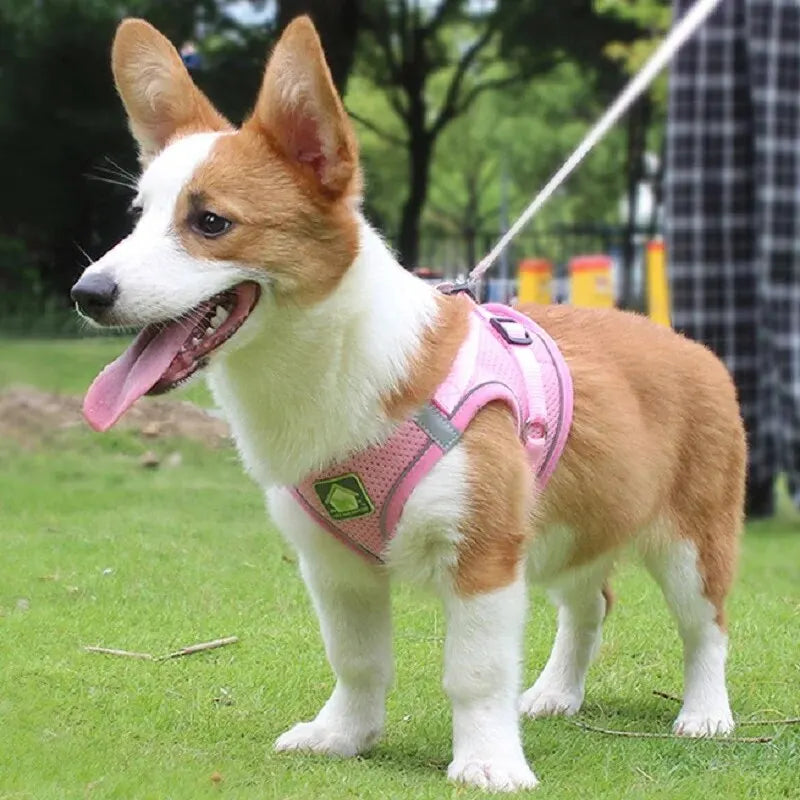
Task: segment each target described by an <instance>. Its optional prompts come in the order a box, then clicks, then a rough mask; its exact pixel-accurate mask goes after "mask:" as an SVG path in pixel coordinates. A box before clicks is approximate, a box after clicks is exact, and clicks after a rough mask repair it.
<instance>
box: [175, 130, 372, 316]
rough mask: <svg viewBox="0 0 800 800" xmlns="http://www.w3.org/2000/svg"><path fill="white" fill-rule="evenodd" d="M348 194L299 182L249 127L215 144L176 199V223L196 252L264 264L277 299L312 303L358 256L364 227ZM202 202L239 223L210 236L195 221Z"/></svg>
mask: <svg viewBox="0 0 800 800" xmlns="http://www.w3.org/2000/svg"><path fill="white" fill-rule="evenodd" d="M347 202H348V201H347V199H346V198H338V199H331V198H330V197H329V196H323V195H320V194H319V193H317V194H315V193H314V192H313V191H312V190H311V189H310V188H308V187H307V186H304V185H298V182H297V180H296V179H295V177H294V172H293V170H292V168H291V166H290V165H289V164H288V163H287V162H286V160H285V158H284V157H283V156H282V155H279V154H278V153H277V152H276V151H275V149H274V147H273V145H272V144H271V143H270V141H269V140H268V139H267V138H266V137H265V136H263V135H262V134H261V133H260V132H259V131H258V130H254V129H253V128H249V127H245V128H244V129H242V130H241V131H239V132H237V133H235V134H234V135H232V136H223V137H222V138H221V139H219V141H217V142H216V143H215V144H214V148H213V150H212V155H211V158H210V159H209V160H208V161H207V162H206V163H205V164H204V165H203V166H201V167H200V169H199V170H198V171H197V172H196V173H195V175H194V176H193V177H192V179H191V180H190V181H189V183H188V184H187V186H186V187H185V188H184V190H183V192H182V193H181V196H180V198H179V200H178V202H177V203H176V206H175V218H174V225H175V230H176V231H178V234H179V235H180V237H181V242H182V244H183V246H184V247H185V248H186V250H187V251H188V252H189V253H191V254H192V255H194V256H196V257H198V258H215V259H231V260H236V261H238V262H241V263H244V264H248V265H251V266H257V267H262V268H263V269H266V270H269V272H270V275H271V276H272V277H273V279H274V285H273V291H274V295H275V298H276V300H277V302H278V303H281V304H286V303H292V304H295V305H309V304H312V303H315V302H318V301H319V300H321V299H323V298H324V297H326V296H327V295H328V294H330V292H332V291H333V289H335V288H336V286H337V285H338V283H339V281H340V280H341V279H342V277H343V275H344V274H345V272H346V271H347V269H348V267H349V266H350V264H351V263H352V262H353V260H354V258H355V257H356V254H357V251H358V229H357V225H356V221H355V219H354V217H353V213H352V211H351V210H350V209H349V208H348V207H347ZM203 210H210V211H213V212H214V213H216V214H220V215H222V216H223V217H226V218H227V219H230V220H231V221H232V222H233V223H234V224H233V227H232V228H231V229H230V231H229V232H228V233H226V234H225V235H224V236H221V237H219V238H217V239H207V238H205V237H203V236H202V235H200V234H198V233H196V232H195V231H194V230H192V225H191V223H192V220H193V219H194V218H195V217H196V216H197V214H198V213H199V212H200V211H203Z"/></svg>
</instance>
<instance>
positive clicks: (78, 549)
mask: <svg viewBox="0 0 800 800" xmlns="http://www.w3.org/2000/svg"><path fill="white" fill-rule="evenodd" d="M118 345H119V343H118V342H117V343H114V342H109V341H106V340H93V341H90V342H72V343H61V342H59V343H55V344H52V343H44V342H35V343H26V342H15V343H13V344H12V345H9V344H8V343H7V342H0V353H2V357H0V362H1V363H2V369H3V373H2V376H1V377H2V379H1V380H0V387H2V384H4V383H5V384H8V383H22V382H29V383H33V384H35V385H38V386H40V387H42V388H46V389H59V390H63V391H76V392H77V391H79V390H81V389H82V388H83V387H84V386H85V384H86V381H87V379H88V378H91V376H92V375H93V372H94V370H95V368H96V367H97V365H98V364H99V363H102V362H103V361H104V360H106V359H107V357H110V356H113V355H114V354H115V353H116V352H117V350H118V349H119V348H118ZM154 447H155V449H157V450H159V451H160V452H161V453H163V454H166V453H169V452H173V451H175V450H179V451H180V452H181V453H182V455H183V463H182V464H181V465H180V466H178V467H174V468H168V467H162V468H160V469H158V470H152V471H151V470H145V469H143V468H141V467H140V466H139V465H138V457H139V455H140V454H141V453H142V452H144V451H145V450H146V449H153V448H154ZM0 558H1V559H2V561H0V565H1V566H0V569H1V570H2V571H1V572H0V576H2V577H0V722H1V723H2V724H0V798H2V799H3V800H10V799H11V798H14V799H15V800H17V799H19V800H21V799H22V798H26V800H27V799H28V798H30V800H50V799H51V798H92V799H93V800H96V799H97V798H124V799H125V800H130V799H131V798H173V799H174V800H179V799H183V798H186V799H187V800H188V799H189V798H191V799H192V800H194V798H205V797H226V798H254V800H255V799H256V798H258V800H261V799H262V798H309V800H310V799H311V798H330V799H331V800H339V798H365V799H366V800H370V799H372V798H442V797H458V798H465V799H466V800H469V799H470V798H475V797H480V796H481V795H480V793H478V792H474V791H470V790H464V789H458V788H454V787H451V786H450V785H449V784H447V782H446V781H445V778H444V770H445V768H446V765H447V763H448V760H449V754H450V712H449V708H448V704H447V702H446V700H445V697H444V695H443V693H442V690H441V688H440V680H441V660H442V642H441V635H442V630H443V619H442V614H441V611H440V608H439V605H438V604H437V603H436V602H435V601H434V600H433V599H431V598H428V597H425V596H421V595H420V594H419V592H417V591H415V590H414V589H413V588H410V587H400V588H399V589H398V591H397V592H396V597H395V621H396V656H397V667H398V669H397V680H396V685H395V687H394V689H393V691H392V693H391V696H390V699H389V711H388V724H387V730H386V734H385V736H384V738H383V740H382V741H381V742H380V744H379V745H378V746H377V747H376V748H375V749H374V750H373V751H372V752H371V753H370V754H368V755H367V756H365V757H364V758H360V759H357V760H352V761H329V760H326V759H324V758H320V757H308V756H302V755H282V756H277V755H274V754H273V753H272V751H271V744H272V741H273V740H274V738H275V737H276V736H277V735H278V734H279V733H280V732H282V731H283V730H284V729H285V728H287V727H288V726H289V725H291V724H292V723H293V722H295V721H297V720H298V719H303V718H308V717H310V716H312V715H313V714H314V713H315V712H316V711H317V709H318V708H319V706H320V705H321V704H322V702H324V700H325V698H326V696H327V693H328V691H329V690H330V687H331V675H330V672H329V669H328V667H327V665H326V661H325V657H324V653H323V650H322V645H321V642H320V639H319V635H318V633H317V628H316V623H315V621H314V617H313V613H312V611H311V608H310V604H309V602H308V600H307V599H306V596H305V592H304V590H303V587H302V584H301V581H300V579H299V577H298V575H297V569H296V565H295V564H294V563H293V559H292V557H291V554H290V553H289V552H288V550H287V549H286V548H285V547H284V546H283V545H282V544H281V541H280V539H279V537H278V535H277V534H276V533H275V532H274V531H273V530H272V529H271V527H270V524H269V522H268V521H267V520H266V519H265V517H264V513H263V506H262V501H261V498H260V496H259V493H258V491H257V490H256V489H255V488H254V487H253V486H252V485H251V484H250V483H249V482H248V481H247V480H246V479H245V478H243V475H242V472H241V470H240V468H239V466H238V464H237V463H236V459H235V457H234V455H233V453H232V452H231V451H222V452H220V451H216V452H212V451H209V450H205V449H204V448H202V447H201V446H199V445H190V444H187V443H186V442H177V441H163V440H157V441H156V442H155V444H154V443H153V442H152V440H148V441H146V442H145V441H142V440H140V439H139V438H137V436H136V435H135V434H133V433H130V432H123V433H111V434H106V435H104V436H99V435H95V434H90V433H89V432H86V431H76V430H68V431H63V432H61V433H59V434H58V435H57V436H56V437H55V439H54V440H53V441H52V442H51V444H50V445H49V446H48V449H47V450H42V449H40V450H29V451H25V452H23V451H20V450H15V449H12V448H11V446H9V445H8V444H6V445H3V444H2V443H0ZM614 586H615V589H616V591H617V594H618V604H617V606H616V607H615V609H614V612H613V613H612V615H611V616H610V618H609V620H608V622H607V625H606V633H605V644H604V646H603V649H602V651H601V655H600V658H599V659H598V661H597V662H596V663H595V665H594V666H593V667H592V669H591V672H590V676H589V681H588V691H587V699H586V705H585V708H584V711H583V712H582V719H584V720H586V721H588V722H591V723H593V724H597V725H602V726H605V727H610V728H628V729H632V730H646V731H655V732H661V731H666V730H668V729H669V726H670V724H671V721H672V719H673V717H674V715H675V713H676V708H675V707H674V706H673V705H672V704H671V703H669V702H668V701H665V700H662V699H659V698H657V697H654V696H653V695H652V693H651V691H652V690H653V689H661V690H664V691H668V692H673V693H677V692H680V686H681V681H680V648H679V644H678V639H677V636H676V634H675V631H674V627H673V626H672V624H671V623H670V621H669V619H668V617H667V614H666V611H665V609H664V605H663V603H662V601H661V599H660V597H659V595H658V592H657V590H656V589H655V587H654V586H653V584H652V583H651V582H650V581H649V580H648V579H647V578H646V577H645V576H644V574H643V573H642V572H641V571H640V570H638V569H635V568H633V567H623V569H622V570H621V571H620V573H619V575H618V576H617V578H616V579H615V581H614ZM730 615H731V638H732V652H731V658H730V665H729V674H730V680H729V684H730V690H731V696H732V702H733V706H734V711H735V713H736V714H737V715H738V716H739V718H740V719H746V718H748V717H776V716H788V715H792V716H796V715H798V713H800V699H799V697H798V692H797V687H798V683H799V682H800V663H798V661H799V659H800V657H799V656H798V644H800V638H799V635H798V631H800V526H798V524H797V522H796V521H795V519H794V518H789V517H783V518H781V519H778V520H776V521H773V522H769V523H761V524H758V525H753V526H751V528H750V529H749V531H748V535H747V537H746V539H745V542H744V553H743V559H742V568H741V575H740V579H739V581H738V583H737V587H736V591H735V593H734V596H733V598H732V602H731V606H730ZM528 628H529V631H528V637H527V647H526V669H525V673H526V679H527V680H528V681H531V680H532V679H533V678H534V677H535V674H536V671H537V668H538V667H540V666H541V664H542V663H543V662H544V659H545V658H546V656H547V653H548V649H549V645H550V642H551V638H552V635H553V629H554V614H553V611H552V609H551V608H550V607H549V606H548V605H547V604H546V602H545V601H544V598H543V596H542V593H541V592H540V591H534V592H533V593H532V598H531V615H530V623H529V626H528ZM229 634H236V635H238V636H239V637H240V639H241V641H240V643H239V644H238V645H233V646H230V647H227V648H223V649H220V650H217V651H214V652H211V653H206V654H200V655H196V656H191V657H188V658H184V659H177V660H175V661H168V662H163V663H150V662H144V661H133V660H128V659H121V658H112V657H106V656H100V655H92V654H88V653H85V652H84V651H83V650H82V649H81V645H84V644H102V645H106V646H111V647H121V648H125V649H129V650H142V651H148V652H154V653H164V652H167V651H169V650H171V649H174V648H176V647H179V646H181V645H184V644H189V643H192V642H196V641H203V640H208V639H211V638H214V637H217V636H223V635H229ZM221 699H222V700H223V701H224V702H220V700H221ZM523 730H524V744H525V751H526V753H527V754H528V756H529V758H530V760H531V762H532V764H533V766H534V769H535V770H536V772H537V775H538V777H539V778H540V780H541V781H542V783H541V787H540V788H539V789H538V790H537V792H536V793H535V795H534V796H536V797H538V798H541V799H542V800H550V799H551V798H552V799H553V800H554V799H555V798H609V800H610V799H611V798H614V800H617V799H618V798H644V797H658V798H686V800H688V799H689V798H692V799H694V798H697V797H721V798H765V799H766V798H770V799H771V798H796V797H798V796H799V795H800V778H798V775H800V728H798V727H795V728H789V727H785V728H783V729H781V730H779V731H778V733H777V737H776V739H775V740H774V741H773V742H772V743H770V744H724V743H719V742H703V741H676V740H647V739H623V738H615V737H607V736H602V735H598V734H593V733H588V732H584V731H581V730H579V729H577V728H576V727H574V726H573V725H571V724H570V723H569V722H568V721H565V720H542V721H537V722H530V721H528V722H525V723H524V724H523ZM774 730H775V729H773V728H771V727H769V726H767V727H766V728H756V729H751V728H741V729H740V730H739V733H740V734H742V735H753V734H756V733H757V734H762V733H772V732H773V731H774ZM216 772H218V773H219V774H220V775H221V776H222V782H221V783H218V784H215V783H214V782H213V781H212V780H211V776H212V774H214V773H216Z"/></svg>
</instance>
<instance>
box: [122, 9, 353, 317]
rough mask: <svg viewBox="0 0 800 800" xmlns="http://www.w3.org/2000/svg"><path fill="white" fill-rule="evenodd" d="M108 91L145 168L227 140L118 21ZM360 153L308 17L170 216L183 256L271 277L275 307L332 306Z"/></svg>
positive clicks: (206, 109) (188, 85)
mask: <svg viewBox="0 0 800 800" xmlns="http://www.w3.org/2000/svg"><path fill="white" fill-rule="evenodd" d="M112 64H113V69H114V76H115V79H116V82H117V87H118V89H119V93H120V95H121V96H122V99H123V101H124V103H125V106H126V109H127V111H128V115H129V120H130V126H131V130H132V131H133V133H134V136H135V137H136V138H137V140H138V142H139V145H140V148H141V158H142V161H143V163H147V162H148V161H150V160H152V158H153V157H155V155H157V154H158V152H159V151H160V150H162V149H163V148H164V147H165V146H166V145H167V144H169V143H170V142H171V141H174V140H175V139H176V138H178V137H180V136H185V135H188V134H191V133H199V132H207V131H228V130H230V131H232V130H233V129H232V128H231V127H230V125H229V124H228V122H227V121H226V120H225V119H224V117H222V115H221V114H219V113H218V112H217V111H216V110H215V109H214V107H213V106H212V105H211V103H210V102H209V101H208V99H207V98H206V97H205V96H204V95H203V94H202V92H200V90H199V89H197V87H196V86H195V85H194V83H193V82H192V79H191V77H190V76H189V73H188V72H187V71H186V68H185V67H184V66H183V63H182V62H181V59H180V56H179V55H178V53H177V51H176V50H175V48H174V47H173V46H172V45H171V44H170V43H169V41H168V40H167V39H166V38H165V37H164V36H162V35H161V34H160V33H159V32H158V31H156V30H155V28H153V27H152V26H151V25H149V24H148V23H146V22H144V21H143V20H135V19H131V20H125V21H124V22H123V23H122V24H121V25H120V26H119V29H118V31H117V35H116V38H115V40H114V47H113V53H112ZM360 185H361V184H360V175H359V171H358V148H357V146H356V141H355V136H354V133H353V130H352V126H351V124H350V121H349V119H348V118H347V115H346V114H345V112H344V108H343V107H342V103H341V101H340V99H339V96H338V94H337V92H336V90H335V88H334V86H333V82H332V80H331V76H330V71H329V70H328V66H327V64H326V62H325V58H324V55H323V52H322V47H321V45H320V42H319V38H318V36H317V34H316V31H315V30H314V26H313V25H312V23H311V21H310V19H309V18H308V17H298V18H297V19H296V20H294V21H293V22H292V23H291V24H290V25H289V26H288V27H287V28H286V30H285V31H284V33H283V35H282V37H281V39H280V41H279V42H278V44H277V45H276V47H275V50H274V52H273V54H272V56H271V58H270V59H269V62H268V64H267V67H266V71H265V73H264V80H263V83H262V87H261V91H260V93H259V97H258V99H257V101H256V105H255V109H254V111H253V114H252V116H251V117H250V119H249V120H248V121H247V122H246V123H245V124H244V126H243V127H242V129H241V130H239V131H236V132H234V133H232V135H230V136H225V137H222V138H221V139H220V140H219V141H217V142H216V143H215V145H214V148H213V152H212V154H211V157H210V158H209V159H208V161H207V162H206V163H205V164H204V165H203V166H202V167H201V168H200V169H199V170H198V171H197V173H196V174H195V175H194V176H193V177H192V179H191V181H190V182H189V184H188V185H187V186H186V187H185V188H184V190H183V191H182V193H181V196H180V197H179V199H178V202H177V203H176V206H175V214H174V218H173V223H174V227H175V230H176V231H177V232H178V234H179V236H180V238H181V241H182V244H183V246H184V248H185V249H186V250H187V252H189V253H191V254H192V255H194V256H196V257H198V258H208V259H222V260H235V261H237V262H240V263H243V264H247V265H249V266H255V267H261V268H263V269H265V270H269V272H270V275H271V276H272V278H273V280H274V284H273V293H274V296H275V298H276V300H277V302H278V303H279V304H287V303H291V304H295V305H300V306H303V305H309V304H312V303H316V302H318V301H319V300H321V299H323V298H324V297H326V296H327V295H328V294H330V293H331V292H332V291H333V290H334V289H335V288H336V286H337V285H338V283H339V281H340V280H341V278H342V276H343V275H344V274H345V272H346V271H347V269H348V267H349V266H350V264H352V262H353V260H354V259H355V257H356V254H357V251H358V228H357V222H356V219H355V218H354V215H353V213H352V203H353V202H354V196H355V195H357V194H358V192H359V191H360ZM204 211H211V212H213V213H216V214H218V215H221V216H223V217H225V218H227V219H229V220H230V221H231V222H233V226H232V228H231V229H230V231H229V232H228V233H226V234H225V235H224V236H222V237H219V238H217V239H209V238H206V237H204V236H202V234H200V233H198V232H197V231H195V230H194V228H193V223H194V222H195V221H196V219H197V218H198V217H199V215H200V214H201V213H202V212H204Z"/></svg>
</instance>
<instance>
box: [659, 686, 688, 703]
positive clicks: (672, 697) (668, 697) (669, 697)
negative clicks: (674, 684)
mask: <svg viewBox="0 0 800 800" xmlns="http://www.w3.org/2000/svg"><path fill="white" fill-rule="evenodd" d="M653 694H654V695H655V696H656V697H663V698H664V699H665V700H672V702H673V703H682V702H683V700H681V698H680V697H677V696H676V695H674V694H669V693H668V692H660V691H659V690H658V689H653Z"/></svg>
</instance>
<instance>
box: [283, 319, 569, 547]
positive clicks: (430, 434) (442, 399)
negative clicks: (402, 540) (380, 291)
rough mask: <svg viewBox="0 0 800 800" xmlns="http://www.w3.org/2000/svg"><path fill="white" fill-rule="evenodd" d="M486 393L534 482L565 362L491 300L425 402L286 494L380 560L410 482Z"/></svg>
mask: <svg viewBox="0 0 800 800" xmlns="http://www.w3.org/2000/svg"><path fill="white" fill-rule="evenodd" d="M495 401H502V402H505V403H506V404H507V405H508V406H509V408H510V409H511V411H512V412H513V414H514V417H515V420H516V424H517V432H518V435H519V437H520V440H521V441H522V442H523V443H524V444H525V447H526V451H527V454H528V460H529V463H530V465H531V470H532V480H535V481H536V483H537V485H538V486H539V487H542V486H544V485H545V483H546V482H547V480H548V478H549V477H550V475H551V474H552V472H553V470H554V469H555V466H556V463H557V461H558V457H559V456H560V454H561V451H562V450H563V448H564V444H565V442H566V438H567V434H568V432H569V425H570V421H571V418H572V382H571V378H570V374H569V370H568V368H567V366H566V363H565V362H564V359H563V357H562V356H561V353H560V352H559V351H558V348H557V347H556V345H555V343H554V342H553V340H552V339H551V338H550V336H549V335H548V334H547V333H545V331H544V330H542V329H541V328H540V327H539V326H538V325H537V324H536V323H534V322H533V321H532V320H530V319H528V318H527V317H525V316H524V315H522V314H520V313H519V312H517V311H516V310H514V309H511V308H508V307H506V306H502V305H494V304H492V305H487V306H477V305H476V306H475V307H474V309H473V312H472V315H471V317H470V326H469V332H468V335H467V338H466V339H465V341H464V343H463V344H462V346H461V348H460V349H459V351H458V354H457V355H456V358H455V361H454V362H453V366H452V368H451V370H450V373H449V374H448V376H447V378H445V380H444V381H443V382H442V383H441V385H440V386H439V387H438V388H437V390H436V392H435V393H434V396H433V397H432V399H431V401H430V402H429V403H427V404H426V405H425V406H424V407H423V408H422V409H421V410H420V411H419V412H418V413H417V414H416V415H415V416H414V417H413V418H411V419H409V420H406V421H405V422H404V423H402V424H401V425H399V426H398V428H397V429H396V430H395V432H394V433H393V434H392V435H391V436H390V437H389V438H388V439H387V440H386V441H385V442H384V443H383V444H380V445H376V446H373V447H369V448H366V449H365V450H362V451H360V452H358V453H356V454H354V455H352V456H350V457H349V458H347V459H345V460H343V461H340V462H338V463H336V464H332V465H331V466H330V467H328V468H327V469H325V470H323V471H321V472H318V473H314V474H312V475H309V476H308V477H307V478H306V479H305V480H303V481H302V482H301V483H300V484H298V485H297V486H295V487H293V488H292V489H291V491H292V494H293V495H294V497H295V499H296V500H297V502H298V503H300V505H301V506H302V507H303V509H304V510H305V511H306V512H307V513H308V514H309V515H310V516H311V517H312V518H313V519H314V520H315V521H316V522H318V523H319V524H320V525H322V526H323V527H324V528H326V529H327V530H328V531H330V532H331V533H332V534H333V535H334V536H336V537H337V538H339V539H340V540H341V541H342V542H344V543H345V544H346V545H348V546H349V547H351V548H352V549H353V550H355V551H356V552H358V553H360V554H361V555H362V556H364V557H365V558H367V559H369V560H370V561H373V562H378V563H381V562H382V561H383V555H384V554H385V551H386V548H387V546H388V544H389V542H390V540H391V537H392V536H393V535H394V532H395V529H396V527H397V523H398V521H399V519H400V515H401V514H402V511H403V507H404V506H405V503H406V501H407V500H408V498H409V497H410V495H411V493H412V492H413V490H414V488H415V487H416V486H417V485H418V484H419V482H420V481H421V480H422V479H423V478H424V477H425V475H427V474H428V473H429V472H430V470H431V469H432V468H433V466H434V465H435V464H436V463H437V462H438V461H439V459H440V458H441V457H442V456H443V455H444V454H445V453H447V452H449V451H450V450H451V449H452V448H453V447H454V446H455V445H456V444H457V443H458V442H459V441H460V439H461V436H462V435H463V433H464V431H465V430H466V428H467V426H468V425H469V423H470V422H471V421H472V419H474V417H475V415H476V414H477V413H478V411H479V410H480V409H481V408H483V407H484V406H485V405H487V404H488V403H491V402H495Z"/></svg>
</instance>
